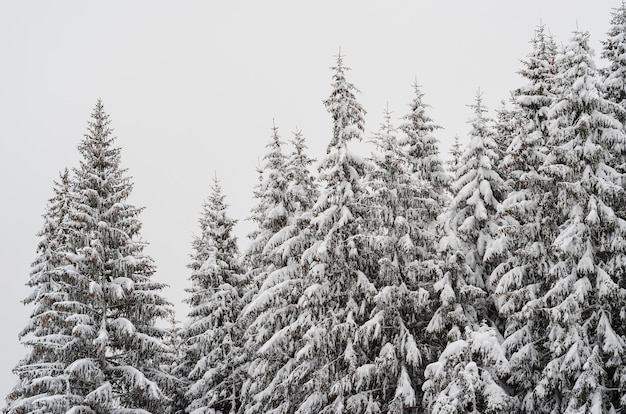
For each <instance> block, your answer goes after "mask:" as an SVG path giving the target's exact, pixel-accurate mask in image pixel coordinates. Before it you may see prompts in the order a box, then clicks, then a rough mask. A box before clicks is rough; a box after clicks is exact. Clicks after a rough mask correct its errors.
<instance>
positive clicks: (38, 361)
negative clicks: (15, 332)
mask: <svg viewBox="0 0 626 414" xmlns="http://www.w3.org/2000/svg"><path fill="white" fill-rule="evenodd" d="M71 185H72V183H71V181H70V177H69V171H68V170H67V169H66V170H65V171H64V172H63V173H62V174H61V175H60V181H58V182H57V181H55V182H54V188H53V190H54V196H53V197H52V198H51V199H50V200H49V201H48V206H47V209H46V213H45V214H44V216H43V218H44V225H43V228H42V230H41V231H40V232H39V233H38V236H40V237H41V240H40V242H39V244H38V246H37V253H38V254H39V256H38V257H37V259H36V260H35V262H34V263H33V265H32V270H31V276H30V279H29V281H28V285H29V286H30V287H31V288H32V291H31V293H30V294H29V295H28V297H26V299H24V301H23V302H24V303H25V304H32V305H34V310H33V312H32V313H31V317H30V320H29V322H28V324H27V325H26V327H25V328H24V329H23V330H22V332H20V338H22V340H23V344H24V345H26V346H27V347H29V348H31V351H30V352H29V354H28V355H27V356H26V358H24V359H23V360H21V361H20V362H19V364H18V365H17V367H16V368H15V369H14V372H15V373H16V374H17V376H18V377H19V382H18V383H17V385H16V386H15V387H14V388H13V391H12V392H11V393H10V394H9V396H8V397H7V407H6V409H5V412H6V413H11V414H13V413H30V412H47V413H65V412H66V411H68V410H69V409H70V407H72V406H73V405H75V404H80V403H82V397H81V396H80V395H76V394H73V393H72V390H71V389H69V387H68V386H67V382H68V375H67V374H66V373H65V369H66V368H67V366H68V361H67V360H65V359H64V358H63V347H64V345H66V344H67V343H68V342H69V341H70V340H71V337H72V331H71V326H70V324H68V323H66V319H67V318H68V317H69V316H70V315H69V314H68V313H67V312H63V311H62V310H60V309H59V308H58V306H57V303H59V302H62V301H64V300H66V299H67V297H68V294H69V292H70V290H71V286H70V285H69V284H68V283H67V280H66V278H65V277H64V266H65V265H67V264H68V263H67V260H66V259H65V255H64V252H66V251H67V249H68V245H67V244H68V228H67V226H66V225H65V218H66V216H67V215H68V213H69V210H70V208H71V207H70V203H71V200H70V191H71Z"/></svg>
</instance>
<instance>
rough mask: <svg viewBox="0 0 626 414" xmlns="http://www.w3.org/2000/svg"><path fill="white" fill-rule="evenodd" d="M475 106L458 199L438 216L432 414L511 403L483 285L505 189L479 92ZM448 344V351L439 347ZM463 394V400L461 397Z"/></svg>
mask: <svg viewBox="0 0 626 414" xmlns="http://www.w3.org/2000/svg"><path fill="white" fill-rule="evenodd" d="M471 107H472V109H473V111H474V116H473V118H471V119H470V123H471V125H472V130H471V132H470V142H469V144H468V147H467V149H466V151H465V153H464V155H463V158H462V160H461V166H460V168H459V169H458V171H457V177H456V180H455V182H454V183H453V184H452V192H453V195H454V197H453V199H452V201H451V203H450V206H449V208H448V210H447V211H446V212H445V213H444V214H443V215H442V217H441V221H442V224H443V225H444V227H445V232H446V233H445V236H444V237H443V238H442V240H441V243H440V250H441V252H442V254H443V255H444V261H443V264H442V271H443V275H442V277H441V278H440V279H439V280H438V281H437V282H436V283H435V285H434V289H435V291H436V292H437V293H438V295H439V297H438V307H437V309H436V311H435V313H434V315H433V317H432V319H431V321H430V323H429V325H428V327H427V328H426V329H427V331H428V332H429V333H431V334H433V344H434V345H435V346H438V347H440V348H439V349H443V351H441V353H440V355H439V361H438V362H436V363H433V364H430V365H429V366H428V367H427V368H426V372H425V376H426V382H425V383H424V386H423V389H424V393H425V394H424V404H425V407H426V408H427V410H429V411H433V412H463V411H470V412H498V411H502V410H505V409H508V408H510V407H511V404H512V402H513V401H512V399H511V398H510V397H509V396H508V395H507V393H506V392H505V391H504V390H503V389H502V387H501V385H500V381H502V380H503V379H505V378H506V375H507V374H508V361H506V358H504V356H503V353H502V350H501V348H500V344H499V333H498V332H497V325H498V321H497V316H496V315H495V311H494V307H493V303H492V301H491V300H490V297H489V293H490V288H489V286H488V285H487V283H486V282H487V277H488V275H490V274H491V271H492V270H493V269H494V268H495V267H496V266H497V265H498V263H499V261H500V259H501V256H502V254H503V252H502V251H500V249H499V247H498V245H497V244H495V243H494V239H495V236H496V232H497V230H498V223H497V220H498V217H497V213H498V205H499V202H500V200H501V199H502V197H503V196H504V194H505V183H504V180H503V179H502V178H501V177H500V176H499V175H498V172H497V170H496V166H497V165H498V162H499V159H498V152H497V145H496V143H495V140H494V135H495V132H494V131H493V130H492V129H491V127H490V126H489V123H488V121H489V120H488V118H486V116H485V112H486V109H485V107H484V106H483V104H482V96H481V94H480V93H478V94H477V96H476V103H475V104H474V105H472V106H471ZM485 322H488V323H489V326H488V325H484V323H485ZM444 335H445V336H444ZM446 338H447V344H446V342H442V340H443V341H445V340H446ZM481 338H482V339H481ZM475 341H478V342H479V346H478V350H479V351H480V352H478V351H476V352H475V351H472V352H465V351H463V352H461V350H462V349H472V347H471V346H470V347H468V345H467V344H472V343H474V342H475ZM444 348H445V349H444ZM479 369H482V370H483V372H484V373H485V374H484V375H481V374H479V373H478V370H479ZM442 370H443V371H442ZM472 377H473V378H475V379H477V381H478V382H475V381H474V380H471V378H472ZM459 395H463V396H464V398H456V397H458V396H459Z"/></svg>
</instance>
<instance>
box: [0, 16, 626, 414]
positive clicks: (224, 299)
mask: <svg viewBox="0 0 626 414" xmlns="http://www.w3.org/2000/svg"><path fill="white" fill-rule="evenodd" d="M531 44H532V50H531V52H530V53H529V55H528V56H527V58H526V59H525V60H524V61H523V67H522V69H521V70H520V74H521V75H522V76H523V78H524V79H525V83H524V85H522V86H520V87H519V88H518V89H516V90H514V91H513V92H512V93H511V98H510V105H508V106H503V107H502V108H501V109H499V110H498V111H497V117H496V119H490V118H489V117H488V114H487V109H486V108H485V106H484V105H483V102H482V98H481V95H480V93H479V94H477V96H476V99H475V101H474V103H473V104H472V105H471V108H472V117H471V119H470V124H471V131H470V133H469V136H468V139H467V141H466V145H465V146H464V147H463V146H462V145H461V144H460V143H459V142H458V141H457V143H456V145H454V146H453V150H452V151H451V154H452V159H451V160H450V161H449V162H448V163H447V164H444V163H443V162H442V161H441V159H440V157H439V150H438V145H437V140H436V139H435V138H434V136H433V132H434V131H435V130H436V129H438V128H439V127H438V126H437V125H436V124H435V123H434V122H433V121H432V120H431V119H430V118H429V116H428V114H427V109H428V107H427V105H426V104H425V103H424V102H423V94H422V92H421V91H420V88H419V87H418V86H417V85H415V96H414V99H413V101H412V102H411V103H410V105H409V107H410V110H409V111H408V113H407V114H406V115H405V116H404V117H403V118H402V123H401V124H400V125H399V126H394V125H393V124H392V117H391V113H389V112H386V113H385V122H384V123H383V125H381V127H380V130H379V131H378V133H376V134H375V136H374V139H373V141H374V143H375V145H376V151H375V152H374V153H373V154H371V156H368V157H361V156H359V155H357V154H355V153H353V152H351V151H350V149H349V143H350V142H351V141H355V140H361V139H362V138H363V136H364V115H365V110H364V109H363V107H362V106H361V105H360V104H359V102H358V100H357V97H356V94H357V92H358V90H357V89H356V87H355V86H354V85H352V84H351V83H349V82H348V81H347V79H346V72H347V68H346V67H345V66H344V63H343V57H342V56H341V55H340V56H338V57H337V62H336V65H335V67H334V68H333V71H334V73H333V83H332V91H331V94H330V96H329V97H328V99H327V100H325V101H324V105H325V106H326V108H327V110H328V112H329V113H330V115H331V117H332V125H333V128H332V137H331V139H330V143H329V145H328V148H327V152H326V155H325V156H324V158H323V159H321V160H320V161H319V164H318V165H319V168H318V171H317V174H315V175H314V174H312V172H311V168H310V167H311V166H312V163H313V160H312V159H310V158H309V157H308V156H307V154H306V149H307V148H306V145H305V140H304V136H303V134H302V133H301V132H300V131H296V132H295V133H294V135H293V137H292V139H291V141H290V143H291V146H290V150H289V151H287V148H286V143H285V142H284V141H283V140H282V139H281V137H280V135H279V132H278V128H276V127H274V128H273V129H272V134H271V139H270V142H269V144H268V145H267V148H268V151H267V154H266V155H265V156H264V158H263V163H262V165H261V167H260V168H259V182H258V185H257V186H256V187H255V189H254V198H255V200H256V201H255V203H256V204H255V207H254V208H253V210H252V216H251V220H253V221H254V223H255V224H256V227H255V230H254V231H253V232H252V233H251V234H250V235H249V242H248V245H247V247H246V249H245V251H243V252H241V253H240V252H239V250H238V244H237V240H236V239H235V237H234V236H233V234H232V231H233V227H234V225H235V223H236V222H235V220H233V219H232V218H230V217H229V216H228V213H227V209H228V206H227V204H226V202H225V196H224V194H223V192H222V189H221V187H220V185H219V182H218V181H217V179H215V181H214V183H213V185H212V187H211V191H210V195H209V197H208V198H207V200H206V202H205V204H204V206H203V210H202V214H201V217H200V228H201V234H200V236H199V237H197V238H196V239H195V240H194V241H193V244H192V253H191V262H190V264H189V271H190V275H191V276H190V287H189V288H188V289H187V292H188V299H187V302H188V304H189V305H190V308H191V311H190V313H189V315H188V318H187V321H186V323H185V325H184V327H182V328H176V329H161V328H159V327H158V324H157V323H156V322H157V321H158V320H162V319H168V318H171V317H172V310H171V305H170V304H169V303H168V302H167V300H166V299H165V298H164V297H163V296H162V295H161V294H160V291H161V289H162V288H163V286H162V285H159V284H157V283H154V282H153V281H151V276H152V275H153V273H154V266H153V262H152V259H151V258H150V257H148V256H146V255H145V254H144V253H143V248H144V242H143V241H142V240H141V238H140V236H139V232H140V227H141V224H140V222H139V220H138V215H139V213H140V212H141V209H139V208H136V207H134V206H132V205H129V204H128V203H127V202H126V199H127V197H128V195H129V193H130V191H131V189H132V184H131V183H130V182H129V179H128V178H127V177H126V176H125V171H124V170H123V169H121V168H120V165H119V161H120V149H119V148H117V147H115V146H114V139H113V138H112V136H111V130H110V129H109V118H108V116H107V115H106V114H105V113H104V111H103V108H102V104H101V103H100V102H98V104H97V105H96V108H95V110H94V112H93V115H92V119H91V123H90V127H89V130H88V133H87V134H86V136H85V139H84V140H83V141H82V143H81V145H80V147H79V149H80V152H81V154H82V156H83V159H82V161H81V163H80V166H79V167H78V168H76V169H74V170H73V171H72V173H70V172H68V171H65V172H64V173H63V174H61V176H60V179H59V181H58V182H56V183H55V187H54V197H53V198H52V199H51V200H50V202H49V204H48V209H47V212H46V214H45V217H44V218H45V222H44V226H43V229H42V231H41V234H40V235H41V242H40V244H39V246H38V257H37V260H36V261H35V263H34V265H33V268H32V274H31V277H30V280H29V285H30V286H32V293H31V295H29V296H28V297H27V298H26V300H25V302H26V303H29V304H32V305H33V306H34V310H33V313H32V316H31V318H30V321H29V323H28V324H27V326H26V327H25V328H24V330H23V332H21V334H20V335H21V337H22V338H23V342H24V343H25V344H26V345H28V346H29V348H30V352H29V354H28V355H27V356H26V358H24V359H23V360H22V361H20V362H19V364H18V365H17V367H16V369H15V373H16V374H17V375H18V377H19V382H18V383H17V385H16V387H15V388H14V390H13V391H12V392H11V393H10V395H9V396H8V398H7V403H8V406H7V408H6V410H5V412H6V413H11V414H18V413H73V414H78V413H81V414H83V413H84V414H87V413H90V414H91V413H120V414H121V413H145V412H151V413H182V412H187V413H197V414H199V413H232V414H234V413H242V414H243V413H245V414H253V413H276V414H278V413H299V414H305V413H383V412H387V413H410V412H432V413H461V412H484V413H499V412H518V411H519V412H528V413H535V412H538V413H557V412H576V413H587V412H589V413H601V412H619V411H621V410H623V409H625V407H626V363H625V362H626V361H625V359H626V202H625V201H624V200H626V194H625V185H626V132H625V126H624V125H625V123H626V73H625V70H626V6H624V5H622V7H620V8H618V9H616V10H614V12H613V17H612V20H611V28H610V31H609V33H608V38H607V39H606V40H605V41H604V42H603V50H602V57H603V58H605V59H606V61H607V62H608V66H607V67H605V68H602V69H597V68H596V66H595V63H594V60H593V57H592V53H591V51H590V48H589V34H588V33H586V32H581V31H576V32H574V33H573V37H572V38H571V39H570V41H569V42H568V43H567V44H566V45H565V46H564V47H562V48H560V49H559V48H558V47H557V46H556V44H555V42H554V40H553V39H552V37H551V36H549V35H548V34H547V32H546V29H545V28H544V27H543V26H539V27H538V28H537V29H536V31H535V34H534V37H533V39H532V42H531Z"/></svg>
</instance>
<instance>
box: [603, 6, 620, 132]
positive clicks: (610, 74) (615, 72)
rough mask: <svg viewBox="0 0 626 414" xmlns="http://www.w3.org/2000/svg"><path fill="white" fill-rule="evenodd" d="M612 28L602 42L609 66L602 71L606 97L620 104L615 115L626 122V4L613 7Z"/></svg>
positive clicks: (604, 55)
mask: <svg viewBox="0 0 626 414" xmlns="http://www.w3.org/2000/svg"><path fill="white" fill-rule="evenodd" d="M610 23H611V28H610V29H609V32H608V33H607V39H606V40H604V41H603V42H602V46H603V47H602V55H601V56H602V57H603V58H604V59H606V60H608V61H609V66H608V67H607V68H604V69H603V70H602V71H601V73H602V77H603V79H604V84H605V86H606V97H607V98H608V99H609V100H610V101H612V102H614V103H616V104H618V105H619V106H618V107H616V112H615V116H616V117H617V118H618V119H619V120H620V121H621V122H622V124H626V4H625V3H624V2H622V4H621V6H620V7H618V8H615V9H613V11H612V13H611V22H610Z"/></svg>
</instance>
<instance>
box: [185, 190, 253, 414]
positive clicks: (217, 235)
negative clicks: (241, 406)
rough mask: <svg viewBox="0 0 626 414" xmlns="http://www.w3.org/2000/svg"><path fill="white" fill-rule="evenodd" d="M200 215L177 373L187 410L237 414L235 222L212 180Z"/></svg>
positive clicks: (238, 271) (238, 304)
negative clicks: (184, 378) (182, 383)
mask: <svg viewBox="0 0 626 414" xmlns="http://www.w3.org/2000/svg"><path fill="white" fill-rule="evenodd" d="M210 190H211V191H210V194H209V196H208V198H207V200H206V201H205V203H204V205H203V208H202V214H201V217H200V230H201V234H200V236H199V237H197V238H196V239H195V240H194V241H193V244H192V246H193V253H192V255H191V259H192V260H191V263H190V264H189V265H188V267H189V268H190V269H191V271H192V273H191V283H192V286H191V287H190V288H189V289H187V292H188V293H189V297H188V299H187V300H186V302H187V303H188V304H189V305H190V307H191V310H190V312H189V317H188V320H187V323H186V326H185V328H184V329H183V340H184V342H183V349H184V355H183V360H182V363H181V364H180V366H179V369H178V371H179V372H180V373H181V374H183V375H186V376H187V381H188V383H189V388H188V391H187V393H186V400H187V412H190V413H212V412H222V413H229V412H236V411H235V410H236V407H237V404H236V402H237V401H236V400H237V399H238V398H239V393H238V387H240V386H241V384H233V383H231V381H232V380H233V376H232V373H233V371H234V370H236V369H237V366H235V365H234V361H233V360H232V359H231V358H232V357H233V355H235V354H236V353H237V351H238V350H237V349H236V347H237V346H240V344H238V340H239V338H240V337H241V334H242V332H240V331H239V330H238V326H237V325H236V320H237V318H238V316H239V312H240V311H241V296H240V295H241V291H240V284H241V282H240V278H241V269H240V266H239V262H238V260H239V257H238V256H239V250H238V248H237V239H236V237H235V236H233V235H232V231H233V227H234V226H235V223H236V220H233V219H231V218H230V217H228V215H227V210H228V205H227V204H226V203H225V198H226V196H225V195H224V194H223V193H222V188H221V186H220V184H219V181H218V180H217V178H215V179H214V180H213V184H212V185H211V189H210Z"/></svg>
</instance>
